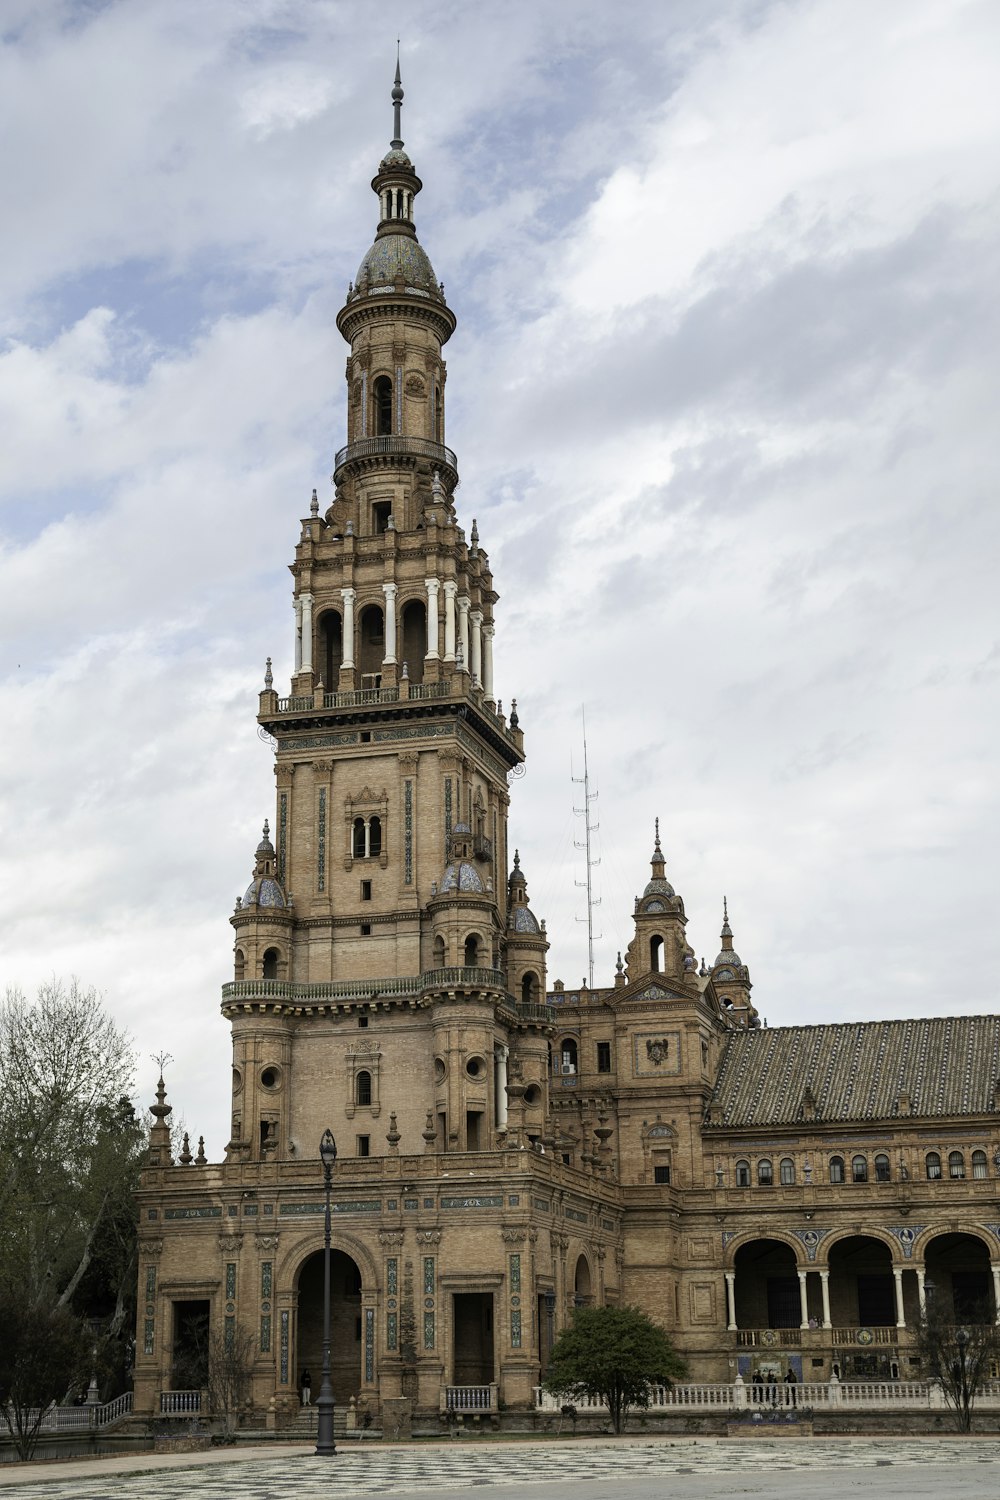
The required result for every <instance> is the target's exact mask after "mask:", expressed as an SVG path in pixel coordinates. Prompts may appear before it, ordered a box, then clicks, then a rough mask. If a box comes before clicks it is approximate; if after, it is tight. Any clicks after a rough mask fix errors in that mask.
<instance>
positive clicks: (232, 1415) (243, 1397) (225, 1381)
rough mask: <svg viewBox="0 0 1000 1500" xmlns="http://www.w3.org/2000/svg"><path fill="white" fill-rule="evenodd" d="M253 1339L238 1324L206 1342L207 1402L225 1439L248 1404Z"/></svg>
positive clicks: (251, 1372)
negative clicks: (220, 1423)
mask: <svg viewBox="0 0 1000 1500" xmlns="http://www.w3.org/2000/svg"><path fill="white" fill-rule="evenodd" d="M256 1357H257V1340H256V1339H255V1338H254V1336H253V1334H252V1333H248V1332H247V1330H246V1329H245V1328H241V1327H240V1325H239V1324H238V1323H236V1324H232V1325H230V1326H229V1327H228V1328H227V1329H226V1331H225V1332H224V1333H213V1334H212V1335H211V1337H210V1338H209V1341H208V1401H209V1406H210V1407H211V1409H212V1414H213V1416H218V1415H221V1416H222V1417H223V1419H224V1422H225V1429H226V1433H227V1435H228V1436H230V1437H231V1436H232V1434H233V1433H234V1432H235V1431H236V1429H237V1427H238V1426H239V1422H240V1417H241V1415H242V1414H243V1412H244V1411H245V1410H246V1408H247V1406H248V1405H249V1402H250V1392H251V1390H252V1388H253V1363H254V1360H255V1359H256Z"/></svg>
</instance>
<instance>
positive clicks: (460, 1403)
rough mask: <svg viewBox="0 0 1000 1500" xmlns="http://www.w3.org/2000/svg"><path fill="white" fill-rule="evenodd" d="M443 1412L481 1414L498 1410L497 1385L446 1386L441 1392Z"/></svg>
mask: <svg viewBox="0 0 1000 1500" xmlns="http://www.w3.org/2000/svg"><path fill="white" fill-rule="evenodd" d="M441 1410H442V1411H453V1412H456V1413H458V1412H462V1413H466V1412H470V1413H472V1414H473V1415H476V1414H478V1413H480V1412H491V1411H496V1410H497V1387H496V1386H495V1385H446V1386H443V1387H442V1390H441Z"/></svg>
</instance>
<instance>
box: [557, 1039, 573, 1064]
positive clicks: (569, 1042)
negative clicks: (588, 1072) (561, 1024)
mask: <svg viewBox="0 0 1000 1500" xmlns="http://www.w3.org/2000/svg"><path fill="white" fill-rule="evenodd" d="M559 1068H560V1071H561V1072H563V1073H575V1072H576V1042H575V1041H574V1040H573V1038H572V1037H571V1036H567V1037H564V1038H563V1040H562V1041H561V1042H560V1043H559Z"/></svg>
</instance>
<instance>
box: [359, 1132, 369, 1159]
mask: <svg viewBox="0 0 1000 1500" xmlns="http://www.w3.org/2000/svg"><path fill="white" fill-rule="evenodd" d="M371 1144H372V1138H371V1136H370V1135H359V1136H358V1155H359V1156H371V1154H372V1153H371Z"/></svg>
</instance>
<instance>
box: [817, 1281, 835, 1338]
mask: <svg viewBox="0 0 1000 1500" xmlns="http://www.w3.org/2000/svg"><path fill="white" fill-rule="evenodd" d="M819 1284H820V1289H821V1291H822V1293H823V1327H824V1328H832V1327H833V1324H832V1323H831V1321H830V1272H829V1271H828V1270H827V1271H820V1273H819Z"/></svg>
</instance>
